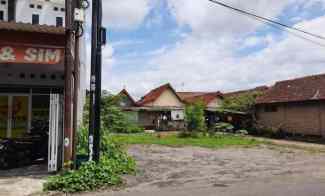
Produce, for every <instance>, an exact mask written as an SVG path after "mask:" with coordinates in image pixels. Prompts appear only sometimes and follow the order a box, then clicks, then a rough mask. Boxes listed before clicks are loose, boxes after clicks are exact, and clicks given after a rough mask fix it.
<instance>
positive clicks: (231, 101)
mask: <svg viewBox="0 0 325 196" xmlns="http://www.w3.org/2000/svg"><path fill="white" fill-rule="evenodd" d="M261 95H262V93H261V92H251V93H245V94H242V95H238V96H233V97H227V98H225V99H224V101H223V103H222V105H221V109H222V110H233V111H239V112H246V113H253V109H254V105H255V103H256V98H257V97H259V96H261Z"/></svg>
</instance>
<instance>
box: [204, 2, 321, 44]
mask: <svg viewBox="0 0 325 196" xmlns="http://www.w3.org/2000/svg"><path fill="white" fill-rule="evenodd" d="M209 1H210V2H212V3H215V4H218V5H220V6H222V7H225V8H228V9H231V10H233V11H236V12H239V13H241V14H244V15H247V16H251V17H253V18H254V19H258V20H259V21H263V22H266V23H267V24H269V25H270V24H273V25H278V26H281V27H283V28H285V29H289V30H294V31H298V32H300V33H303V34H306V35H309V36H312V37H315V38H318V39H322V40H325V37H324V36H321V35H317V34H315V33H310V32H308V31H305V30H302V29H299V28H296V27H291V26H289V25H286V24H283V23H280V22H277V21H275V20H272V19H269V18H266V17H263V16H258V15H256V14H253V13H250V12H248V11H245V10H241V9H238V8H235V7H232V6H230V5H227V4H224V3H222V2H220V1H216V0H209ZM273 25H272V26H273ZM289 32H290V31H289ZM303 39H308V38H303ZM313 42H315V41H313ZM318 44H319V43H318Z"/></svg>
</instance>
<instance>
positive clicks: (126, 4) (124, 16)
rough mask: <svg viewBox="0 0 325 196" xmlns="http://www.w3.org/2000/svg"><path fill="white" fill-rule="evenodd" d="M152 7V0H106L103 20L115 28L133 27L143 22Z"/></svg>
mask: <svg viewBox="0 0 325 196" xmlns="http://www.w3.org/2000/svg"><path fill="white" fill-rule="evenodd" d="M150 9H151V4H150V0H105V1H103V22H104V24H105V25H107V26H108V27H110V28H114V29H133V28H136V27H138V26H139V25H140V24H141V23H142V22H143V20H144V18H145V17H146V16H147V14H148V13H149V11H150Z"/></svg>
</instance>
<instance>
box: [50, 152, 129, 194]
mask: <svg viewBox="0 0 325 196" xmlns="http://www.w3.org/2000/svg"><path fill="white" fill-rule="evenodd" d="M133 171H134V161H132V160H131V159H130V158H128V157H125V156H122V158H121V157H119V158H116V157H115V158H111V157H109V158H108V157H107V156H103V157H102V158H101V160H100V163H99V164H96V163H95V162H87V163H84V164H83V165H82V166H81V167H80V168H79V170H72V171H67V172H65V173H63V174H61V175H57V176H52V177H49V178H48V180H47V182H46V183H45V184H44V190H45V191H61V192H65V193H73V192H81V191H91V190H95V189H98V188H102V187H106V186H112V185H118V184H120V183H122V179H121V177H120V175H121V174H128V173H131V172H133Z"/></svg>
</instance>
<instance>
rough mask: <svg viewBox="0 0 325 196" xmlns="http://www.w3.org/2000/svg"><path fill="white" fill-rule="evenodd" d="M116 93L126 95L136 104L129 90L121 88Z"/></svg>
mask: <svg viewBox="0 0 325 196" xmlns="http://www.w3.org/2000/svg"><path fill="white" fill-rule="evenodd" d="M118 95H120V96H121V95H122V96H123V95H125V96H127V97H128V98H129V99H130V100H131V102H132V104H133V105H136V101H135V100H134V99H133V97H132V96H131V95H130V94H129V92H128V91H127V90H126V89H123V90H122V91H121V92H120V93H119V94H118Z"/></svg>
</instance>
